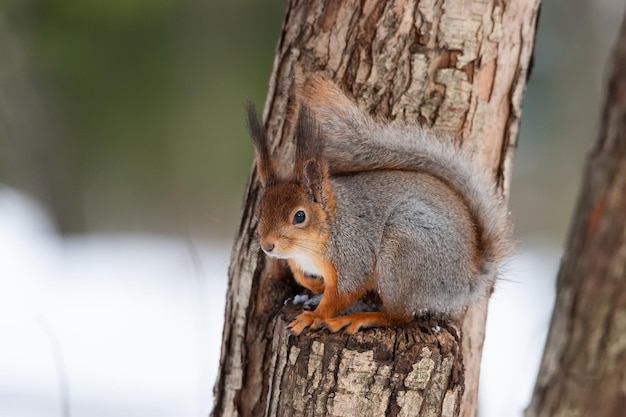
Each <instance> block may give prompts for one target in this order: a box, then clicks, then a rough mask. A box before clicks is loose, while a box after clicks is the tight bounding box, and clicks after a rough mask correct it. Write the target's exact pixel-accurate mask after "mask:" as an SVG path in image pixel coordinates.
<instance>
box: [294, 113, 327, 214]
mask: <svg viewBox="0 0 626 417" xmlns="http://www.w3.org/2000/svg"><path fill="white" fill-rule="evenodd" d="M323 146H324V145H323V142H322V135H321V133H320V131H319V129H318V127H317V124H316V123H315V119H314V118H313V115H312V114H311V112H310V111H309V109H308V108H307V107H306V106H305V105H304V104H301V105H300V110H299V112H298V125H297V129H296V164H295V174H296V178H297V180H298V182H300V183H301V184H302V185H303V186H304V190H305V192H306V193H307V197H309V199H310V200H312V201H315V202H317V203H322V204H324V195H323V183H324V181H325V179H326V166H325V165H324V159H323V155H322V153H323Z"/></svg>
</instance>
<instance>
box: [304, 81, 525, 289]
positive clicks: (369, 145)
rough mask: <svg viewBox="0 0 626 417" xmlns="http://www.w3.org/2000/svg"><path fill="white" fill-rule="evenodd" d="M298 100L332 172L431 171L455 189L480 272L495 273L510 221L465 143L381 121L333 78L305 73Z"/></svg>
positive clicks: (505, 251)
mask: <svg viewBox="0 0 626 417" xmlns="http://www.w3.org/2000/svg"><path fill="white" fill-rule="evenodd" d="M298 95H299V98H300V101H301V102H304V103H306V105H307V107H308V108H309V109H310V111H311V112H312V113H313V114H314V116H315V118H316V120H317V121H318V124H319V128H320V129H321V130H322V132H323V135H324V139H325V142H324V155H325V158H326V162H327V164H328V169H329V171H330V173H331V174H335V175H340V174H345V173H353V172H363V171H376V170H403V171H419V172H424V173H427V174H429V175H432V176H433V177H435V178H438V179H439V180H441V181H443V182H444V183H445V184H447V185H448V186H449V187H450V188H452V189H453V190H455V192H457V193H458V194H459V195H460V196H461V198H462V199H463V201H464V202H465V204H466V205H467V209H468V210H469V213H470V215H471V216H472V219H473V221H474V222H475V225H476V231H477V234H478V249H479V252H480V255H481V261H482V262H481V273H482V274H484V275H490V276H492V277H493V278H492V284H493V281H495V277H496V276H497V273H498V265H499V262H500V261H501V260H502V259H504V258H505V257H507V256H509V255H510V254H511V253H512V251H513V242H512V239H511V235H512V226H511V222H510V218H509V215H508V211H507V207H506V203H505V201H504V200H503V199H502V198H501V197H500V196H499V195H498V193H497V190H496V187H495V183H494V182H493V180H491V179H490V178H489V177H488V176H487V174H486V173H485V171H484V170H481V169H480V168H479V167H478V166H477V165H476V163H475V162H474V161H473V159H472V155H471V154H470V153H469V152H468V151H467V150H465V149H464V148H459V147H457V146H455V145H454V143H453V141H452V140H451V138H448V137H442V136H438V135H436V134H434V133H433V132H428V131H426V130H424V129H422V128H421V127H420V126H418V125H410V124H409V125H407V124H400V123H384V122H380V121H377V120H375V119H373V118H372V117H371V116H369V115H368V114H366V113H365V112H364V111H362V110H361V109H360V108H359V107H358V106H357V105H356V104H355V103H354V102H353V101H352V100H351V99H349V98H348V97H347V96H346V94H345V93H344V92H343V91H342V90H340V89H339V87H338V86H337V85H336V84H335V83H333V82H332V81H330V80H328V79H326V78H324V77H323V76H320V75H316V74H314V75H310V76H308V77H307V78H306V80H305V81H304V82H302V83H301V84H300V85H299V86H298Z"/></svg>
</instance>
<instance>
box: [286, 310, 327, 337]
mask: <svg viewBox="0 0 626 417" xmlns="http://www.w3.org/2000/svg"><path fill="white" fill-rule="evenodd" d="M316 321H317V322H319V319H317V318H316V317H315V315H313V312H312V311H305V312H303V313H301V314H300V315H298V317H296V318H295V320H293V321H292V322H291V323H289V326H287V327H289V330H291V333H293V334H295V335H299V334H300V333H302V332H303V331H304V329H306V328H307V327H311V329H312V330H317V329H319V327H320V326H319V324H318V325H317V327H315V322H316Z"/></svg>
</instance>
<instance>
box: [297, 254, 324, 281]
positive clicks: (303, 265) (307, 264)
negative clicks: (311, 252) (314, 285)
mask: <svg viewBox="0 0 626 417" xmlns="http://www.w3.org/2000/svg"><path fill="white" fill-rule="evenodd" d="M293 260H294V261H296V263H297V264H298V266H299V267H300V269H302V272H304V273H305V274H306V275H313V276H316V277H321V276H322V273H321V272H320V271H319V269H317V267H316V266H315V264H314V263H313V260H312V259H311V258H309V257H308V256H306V255H297V256H294V257H293Z"/></svg>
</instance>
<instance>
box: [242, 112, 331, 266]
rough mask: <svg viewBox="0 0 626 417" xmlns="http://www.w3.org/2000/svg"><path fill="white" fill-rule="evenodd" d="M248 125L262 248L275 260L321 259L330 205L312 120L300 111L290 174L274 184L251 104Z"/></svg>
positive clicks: (319, 141) (274, 176)
mask: <svg viewBox="0 0 626 417" xmlns="http://www.w3.org/2000/svg"><path fill="white" fill-rule="evenodd" d="M247 119H248V130H249V132H250V136H251V138H252V142H253V144H254V147H255V151H256V152H255V153H256V164H257V173H258V176H259V179H260V181H261V185H262V190H261V197H260V200H259V205H258V208H257V212H256V215H257V218H258V224H257V230H258V233H259V236H260V243H261V248H262V249H263V251H264V252H265V253H266V254H267V255H270V256H273V257H276V258H296V257H301V256H306V257H309V258H310V257H312V256H314V255H315V254H318V255H319V254H321V249H322V247H323V245H324V243H325V241H326V238H327V234H328V225H327V220H328V215H329V210H331V209H332V204H331V202H332V200H331V194H330V184H329V182H328V169H327V166H326V163H325V162H324V159H323V155H322V153H323V143H322V138H321V134H320V131H319V129H318V127H317V125H316V123H315V120H314V119H313V117H312V115H311V113H310V112H309V110H308V109H307V108H306V107H305V106H301V107H300V110H299V112H298V119H297V128H296V159H295V164H294V170H293V174H292V175H291V176H290V177H288V178H279V177H278V176H277V174H276V172H277V171H276V169H275V167H274V165H273V164H272V160H271V157H270V154H269V146H268V143H267V138H266V135H265V130H264V129H263V127H262V126H261V122H260V120H259V117H258V116H257V113H256V111H255V109H254V106H253V105H251V104H248V106H247Z"/></svg>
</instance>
